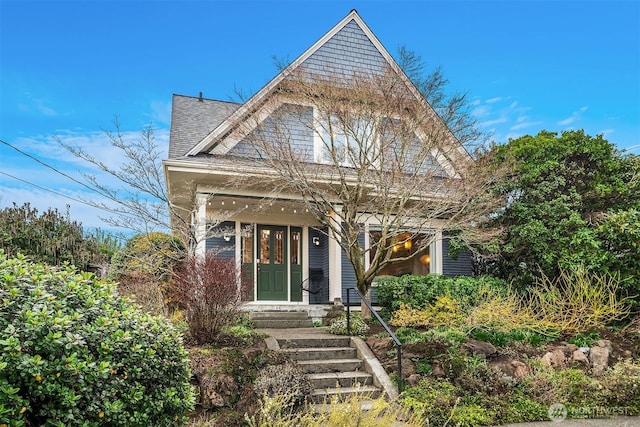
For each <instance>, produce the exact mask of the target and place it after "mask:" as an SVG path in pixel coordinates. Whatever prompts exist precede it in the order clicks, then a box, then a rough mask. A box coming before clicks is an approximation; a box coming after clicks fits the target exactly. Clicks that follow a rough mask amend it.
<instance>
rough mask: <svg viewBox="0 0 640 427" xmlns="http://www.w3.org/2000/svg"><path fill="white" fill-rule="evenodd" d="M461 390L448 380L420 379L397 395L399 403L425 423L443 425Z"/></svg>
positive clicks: (457, 400)
mask: <svg viewBox="0 0 640 427" xmlns="http://www.w3.org/2000/svg"><path fill="white" fill-rule="evenodd" d="M460 395H461V391H460V390H459V389H458V388H457V387H455V386H454V385H453V384H451V383H450V382H448V381H434V380H430V379H422V380H420V381H419V382H418V384H416V386H415V387H409V388H407V389H406V390H405V391H404V392H403V393H402V395H401V396H400V397H399V399H398V400H399V402H400V404H401V405H402V406H403V407H405V408H406V409H408V410H409V411H410V412H411V413H413V414H415V416H416V417H418V418H420V419H423V420H425V421H426V420H428V421H427V422H428V424H426V425H436V426H440V425H445V424H446V423H447V422H448V420H449V419H450V418H451V415H452V413H453V411H454V410H455V409H456V408H457V406H458V404H459V403H460Z"/></svg>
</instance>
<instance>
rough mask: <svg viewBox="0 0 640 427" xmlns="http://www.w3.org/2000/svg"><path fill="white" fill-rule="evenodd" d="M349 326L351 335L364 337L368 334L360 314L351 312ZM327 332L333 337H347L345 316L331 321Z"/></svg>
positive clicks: (365, 323)
mask: <svg viewBox="0 0 640 427" xmlns="http://www.w3.org/2000/svg"><path fill="white" fill-rule="evenodd" d="M349 326H350V327H351V335H357V336H364V335H366V334H367V332H369V325H367V322H365V321H364V319H363V318H362V315H361V314H360V313H354V312H351V316H350V319H349ZM329 332H330V333H332V334H334V335H349V332H348V331H347V315H346V314H343V315H341V316H340V317H338V318H335V319H332V320H331V323H330V324H329Z"/></svg>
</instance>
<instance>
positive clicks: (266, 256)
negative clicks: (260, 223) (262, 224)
mask: <svg viewBox="0 0 640 427" xmlns="http://www.w3.org/2000/svg"><path fill="white" fill-rule="evenodd" d="M270 240H271V230H262V231H261V232H260V263H261V264H269V263H270V248H271V247H270V243H271V242H270Z"/></svg>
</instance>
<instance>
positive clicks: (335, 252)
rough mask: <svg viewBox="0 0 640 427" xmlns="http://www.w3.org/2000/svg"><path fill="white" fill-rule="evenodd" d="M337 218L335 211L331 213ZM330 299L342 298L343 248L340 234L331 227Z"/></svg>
mask: <svg viewBox="0 0 640 427" xmlns="http://www.w3.org/2000/svg"><path fill="white" fill-rule="evenodd" d="M330 215H331V216H332V217H333V218H334V219H335V213H333V212H331V214H330ZM327 241H328V245H329V247H328V250H329V301H331V302H333V301H334V299H336V298H341V299H342V258H341V255H342V249H341V248H340V243H339V242H340V236H336V235H335V234H334V233H333V231H331V229H329V238H328V239H327Z"/></svg>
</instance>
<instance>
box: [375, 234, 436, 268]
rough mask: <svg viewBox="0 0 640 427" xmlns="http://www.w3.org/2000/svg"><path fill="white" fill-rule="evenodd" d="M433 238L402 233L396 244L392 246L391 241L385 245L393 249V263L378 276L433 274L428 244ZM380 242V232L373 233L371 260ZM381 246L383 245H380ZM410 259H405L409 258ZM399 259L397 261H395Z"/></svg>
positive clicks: (386, 266)
mask: <svg viewBox="0 0 640 427" xmlns="http://www.w3.org/2000/svg"><path fill="white" fill-rule="evenodd" d="M430 237H431V236H427V235H423V234H419V235H412V234H410V233H401V234H399V235H398V236H397V238H396V243H395V244H394V245H393V246H391V240H388V241H387V244H386V245H385V246H386V247H387V248H389V247H390V246H391V247H390V249H391V259H392V261H391V262H390V263H389V264H387V265H385V266H384V267H383V268H382V269H380V270H379V271H378V273H377V274H376V275H377V276H404V275H406V274H415V275H424V274H429V273H430V272H431V254H430V251H429V246H430V245H427V242H428V241H429V240H430ZM379 241H380V232H379V231H372V232H371V234H370V242H371V247H372V250H371V252H370V258H369V259H370V260H372V259H373V257H374V256H375V253H376V251H377V250H378V249H377V248H378V245H377V244H378V243H379ZM380 246H381V245H380ZM409 256H410V257H411V258H408V259H403V258H407V257H409ZM394 258H398V260H397V261H393V259H394Z"/></svg>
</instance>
